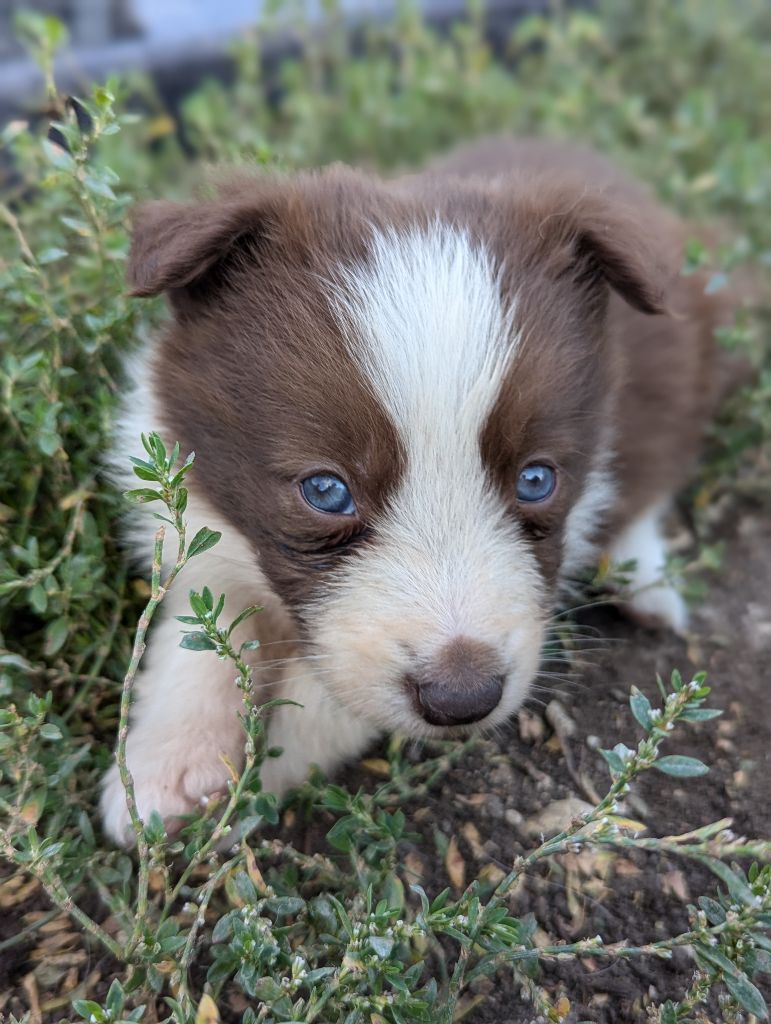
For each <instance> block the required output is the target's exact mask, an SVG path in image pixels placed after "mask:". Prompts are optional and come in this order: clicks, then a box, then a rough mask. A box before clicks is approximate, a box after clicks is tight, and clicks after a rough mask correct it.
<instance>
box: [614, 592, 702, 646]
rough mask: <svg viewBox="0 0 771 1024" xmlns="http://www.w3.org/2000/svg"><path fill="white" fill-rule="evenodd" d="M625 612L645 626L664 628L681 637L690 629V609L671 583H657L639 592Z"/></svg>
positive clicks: (635, 594)
mask: <svg viewBox="0 0 771 1024" xmlns="http://www.w3.org/2000/svg"><path fill="white" fill-rule="evenodd" d="M625 610H626V611H627V613H628V615H629V616H630V617H631V618H633V619H635V620H636V621H637V622H639V623H641V625H643V626H649V627H653V628H662V627H663V628H665V629H671V630H672V631H673V632H675V633H679V634H680V635H682V634H684V633H685V632H686V630H687V629H688V608H687V606H686V604H685V601H684V600H683V599H682V597H681V596H680V594H678V592H677V590H676V589H675V588H674V587H673V586H672V585H671V584H669V583H657V584H655V585H654V586H649V587H645V588H644V589H642V590H638V591H637V592H636V593H634V594H632V596H631V597H630V598H629V601H628V603H627V604H626V605H625Z"/></svg>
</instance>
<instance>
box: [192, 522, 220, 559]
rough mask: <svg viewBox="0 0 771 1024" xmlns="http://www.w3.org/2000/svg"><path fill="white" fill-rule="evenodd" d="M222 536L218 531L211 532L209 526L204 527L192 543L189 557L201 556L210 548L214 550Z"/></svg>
mask: <svg viewBox="0 0 771 1024" xmlns="http://www.w3.org/2000/svg"><path fill="white" fill-rule="evenodd" d="M221 536H222V534H221V533H220V532H219V531H218V530H210V529H209V527H208V526H202V527H201V529H200V530H199V531H198V533H197V534H196V535H195V537H193V539H192V540H191V541H190V546H189V547H188V549H187V557H188V558H193V557H194V556H195V555H201V554H203V552H204V551H208V550H209V548H213V547H214V545H215V544H216V543H217V542H218V541H219V539H220V537H221Z"/></svg>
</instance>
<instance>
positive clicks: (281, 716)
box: [261, 663, 378, 796]
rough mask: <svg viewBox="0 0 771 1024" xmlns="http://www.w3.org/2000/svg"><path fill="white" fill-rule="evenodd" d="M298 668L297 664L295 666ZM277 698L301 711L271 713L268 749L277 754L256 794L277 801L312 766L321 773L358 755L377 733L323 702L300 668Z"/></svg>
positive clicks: (333, 704)
mask: <svg viewBox="0 0 771 1024" xmlns="http://www.w3.org/2000/svg"><path fill="white" fill-rule="evenodd" d="M299 664H300V665H301V664H302V663H299ZM281 697H283V698H285V699H287V700H293V701H296V702H297V703H298V704H301V705H302V707H293V706H292V705H286V706H283V707H279V708H276V710H275V711H273V712H272V714H271V718H270V725H269V726H268V743H269V744H270V746H271V747H281V748H282V749H283V751H284V752H283V754H282V755H281V756H280V757H278V758H269V759H268V760H267V761H265V762H264V764H263V766H262V772H261V777H262V788H263V789H264V790H266V792H269V793H276V794H277V795H278V796H281V795H282V794H283V793H285V792H286V790H287V789H290V788H291V787H292V786H297V785H299V784H300V783H301V782H303V781H304V780H305V778H307V776H308V773H309V771H310V768H311V766H312V765H318V767H319V768H321V770H322V771H323V772H324V773H329V772H332V771H334V769H335V768H337V767H338V766H339V765H341V764H343V763H345V762H346V761H350V760H351V759H352V758H355V757H356V756H357V755H359V754H361V753H362V751H363V750H364V749H365V747H366V746H367V745H368V744H369V743H370V742H371V741H372V740H373V739H374V738H375V737H376V736H377V734H378V730H377V729H376V728H375V727H374V726H372V725H369V724H368V723H366V722H364V721H362V720H361V719H360V718H355V717H354V716H353V715H352V714H351V712H350V711H348V710H347V709H346V708H344V707H342V706H341V705H340V704H338V703H337V702H336V701H335V700H334V699H333V698H332V697H330V696H328V694H327V692H326V691H325V689H324V687H323V686H322V684H321V683H320V682H319V679H318V678H314V677H313V674H312V673H311V674H310V675H307V674H306V673H305V672H303V670H302V668H300V667H297V668H294V670H293V675H290V676H288V677H287V678H286V679H285V680H284V681H283V683H282V686H281Z"/></svg>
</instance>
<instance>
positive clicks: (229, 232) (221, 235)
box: [126, 199, 264, 298]
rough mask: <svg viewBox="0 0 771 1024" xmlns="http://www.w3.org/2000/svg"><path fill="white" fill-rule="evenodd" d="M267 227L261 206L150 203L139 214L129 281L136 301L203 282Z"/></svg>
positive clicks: (240, 202)
mask: <svg viewBox="0 0 771 1024" xmlns="http://www.w3.org/2000/svg"><path fill="white" fill-rule="evenodd" d="M263 227H264V216H263V211H262V209H261V208H260V205H259V204H258V203H257V202H254V201H253V202H251V203H250V202H248V201H246V200H233V199H231V200H220V201H209V202H203V203H171V202H164V201H156V202H149V203H144V204H143V205H142V206H140V207H139V208H138V209H137V211H136V212H135V214H134V218H133V232H132V245H131V254H130V256H129V261H128V268H127V272H126V275H127V280H128V284H129V288H130V289H131V294H132V295H135V296H142V297H144V296H149V295H158V294H160V293H161V292H164V291H168V292H170V293H172V295H171V297H172V298H174V294H175V293H176V294H177V296H179V293H180V290H181V289H184V288H187V287H188V286H189V285H192V284H194V283H199V282H202V279H203V278H204V276H205V275H206V274H207V273H208V272H209V271H211V270H212V268H213V267H214V266H215V265H216V264H217V263H219V262H220V261H221V260H223V259H224V258H225V257H226V256H227V255H228V254H229V252H230V251H231V250H232V248H233V246H234V245H235V244H236V242H237V241H238V240H239V239H240V238H243V237H245V236H248V235H255V234H257V233H258V232H260V230H261V229H262V228H263Z"/></svg>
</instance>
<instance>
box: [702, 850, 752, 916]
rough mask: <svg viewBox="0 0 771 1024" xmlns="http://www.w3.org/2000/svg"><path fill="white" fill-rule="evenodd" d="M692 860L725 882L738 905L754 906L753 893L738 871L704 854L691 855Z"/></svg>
mask: <svg viewBox="0 0 771 1024" xmlns="http://www.w3.org/2000/svg"><path fill="white" fill-rule="evenodd" d="M692 856H693V859H694V860H698V861H701V863H702V864H706V866H707V867H708V868H709V869H710V871H712V873H713V874H715V875H717V877H718V878H719V879H720V881H721V882H725V884H726V886H727V888H728V891H729V892H730V894H731V895H732V896H733V897H734V899H736V900H738V901H739V902H740V903H744V904H745V905H746V906H748V907H751V906H754V904H755V902H756V900H755V893H754V892H753V891H752V889H750V887H749V886H748V885H747V883H746V882H745V880H744V879H743V878H742V876H741V875H740V874H739V872H738V871H734V870H733V868H730V867H729V866H728V865H727V864H724V863H723V861H722V860H718V859H717V858H716V857H708V856H707V855H706V854H693V855H692Z"/></svg>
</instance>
